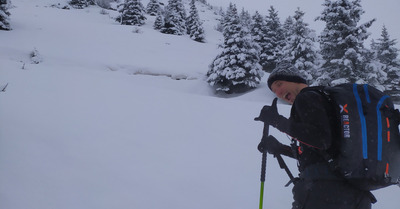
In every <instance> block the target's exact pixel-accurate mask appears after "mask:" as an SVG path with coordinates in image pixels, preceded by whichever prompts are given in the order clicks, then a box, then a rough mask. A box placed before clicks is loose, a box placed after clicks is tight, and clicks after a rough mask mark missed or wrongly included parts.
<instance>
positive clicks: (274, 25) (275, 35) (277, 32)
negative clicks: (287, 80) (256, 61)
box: [260, 6, 284, 72]
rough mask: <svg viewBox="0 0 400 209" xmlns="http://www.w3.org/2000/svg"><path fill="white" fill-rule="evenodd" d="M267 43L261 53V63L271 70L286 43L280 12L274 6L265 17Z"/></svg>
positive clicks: (267, 69)
mask: <svg viewBox="0 0 400 209" xmlns="http://www.w3.org/2000/svg"><path fill="white" fill-rule="evenodd" d="M264 33H265V43H264V44H263V48H262V51H261V55H260V64H261V65H262V67H263V70H264V71H267V72H271V71H272V70H273V69H274V68H275V66H276V64H277V62H278V61H279V58H280V56H281V55H280V52H281V49H282V47H283V45H284V33H283V29H282V25H281V22H280V20H279V17H278V12H277V11H276V10H275V8H274V7H273V6H271V7H270V8H269V10H268V15H267V16H266V18H265V32H264Z"/></svg>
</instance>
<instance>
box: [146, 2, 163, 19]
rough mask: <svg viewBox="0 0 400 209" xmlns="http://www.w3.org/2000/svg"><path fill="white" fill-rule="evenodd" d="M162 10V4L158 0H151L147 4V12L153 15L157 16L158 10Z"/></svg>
mask: <svg viewBox="0 0 400 209" xmlns="http://www.w3.org/2000/svg"><path fill="white" fill-rule="evenodd" d="M159 11H161V4H160V2H159V1H158V0H150V1H149V3H148V4H147V6H146V12H147V14H149V15H151V16H157V14H158V12H159Z"/></svg>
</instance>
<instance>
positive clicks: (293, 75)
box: [268, 62, 307, 89]
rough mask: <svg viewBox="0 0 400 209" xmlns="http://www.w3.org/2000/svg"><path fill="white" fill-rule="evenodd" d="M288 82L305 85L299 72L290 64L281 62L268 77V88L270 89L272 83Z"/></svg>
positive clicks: (305, 82) (304, 80)
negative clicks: (278, 81)
mask: <svg viewBox="0 0 400 209" xmlns="http://www.w3.org/2000/svg"><path fill="white" fill-rule="evenodd" d="M277 80H280V81H289V82H295V83H304V84H307V81H306V79H305V78H304V77H303V76H302V75H301V74H300V72H299V70H298V69H297V68H296V67H295V66H294V65H293V64H291V63H290V62H281V63H279V64H278V65H277V66H276V68H275V69H274V70H273V71H272V72H271V74H270V75H269V77H268V87H269V89H271V85H272V83H274V81H277Z"/></svg>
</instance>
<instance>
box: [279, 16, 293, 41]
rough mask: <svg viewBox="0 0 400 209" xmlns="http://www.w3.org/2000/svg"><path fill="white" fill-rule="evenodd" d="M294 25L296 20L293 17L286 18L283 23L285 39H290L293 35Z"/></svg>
mask: <svg viewBox="0 0 400 209" xmlns="http://www.w3.org/2000/svg"><path fill="white" fill-rule="evenodd" d="M293 25H294V20H293V17H292V16H289V17H287V18H286V20H285V22H284V23H283V26H282V28H283V33H284V37H285V38H286V37H289V36H290V35H291V34H293V31H292V30H293V27H294V26H293Z"/></svg>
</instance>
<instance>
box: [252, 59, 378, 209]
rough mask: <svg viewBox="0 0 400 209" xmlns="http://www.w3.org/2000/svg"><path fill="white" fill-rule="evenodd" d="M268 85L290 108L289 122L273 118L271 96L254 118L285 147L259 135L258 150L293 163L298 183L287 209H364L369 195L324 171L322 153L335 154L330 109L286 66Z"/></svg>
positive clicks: (276, 115)
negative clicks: (285, 139) (281, 136)
mask: <svg viewBox="0 0 400 209" xmlns="http://www.w3.org/2000/svg"><path fill="white" fill-rule="evenodd" d="M268 87H269V88H270V89H271V91H273V92H274V93H275V94H276V95H277V96H278V97H279V98H280V99H282V100H284V101H286V102H288V103H289V104H291V105H292V109H291V114H290V118H289V119H287V118H285V117H284V116H282V115H279V113H278V111H277V106H276V105H277V98H275V99H274V101H273V103H272V105H271V106H264V107H263V109H262V110H261V113H260V116H259V117H257V118H256V119H255V120H258V121H262V122H264V123H266V124H267V125H272V126H273V127H275V128H277V129H278V130H280V131H282V132H284V133H286V134H288V135H289V136H291V137H292V144H291V146H287V145H283V144H281V143H280V142H279V141H278V140H277V139H276V138H275V137H273V136H264V137H263V139H262V140H261V143H260V144H259V145H258V149H259V151H260V152H263V151H264V150H266V151H267V152H268V153H270V154H283V155H285V156H289V157H291V158H295V159H297V160H298V168H299V172H300V174H299V179H298V180H297V181H295V185H294V187H293V190H292V192H293V198H294V202H293V205H292V208H293V209H321V208H324V209H338V208H340V209H370V208H371V202H373V201H374V197H373V195H372V194H371V193H370V192H369V191H363V190H360V189H358V188H356V187H355V186H352V185H350V184H349V183H347V182H346V181H345V179H344V178H342V177H340V176H339V175H336V174H335V173H334V172H333V171H332V169H331V168H330V167H329V164H328V162H327V160H326V159H325V158H324V156H323V152H327V153H328V154H330V155H331V156H335V155H336V154H337V153H336V152H335V140H336V139H337V138H338V136H337V135H338V132H337V131H335V130H337V128H336V126H337V124H335V119H334V117H333V115H334V114H333V111H334V109H333V107H332V105H331V104H330V103H329V101H328V99H327V98H326V97H325V96H324V95H322V94H321V93H320V92H317V91H315V90H312V89H311V88H309V87H308V85H307V82H306V80H305V79H304V78H303V77H302V76H301V75H300V74H299V72H298V70H297V69H296V68H295V67H294V66H293V65H292V64H290V63H282V64H279V65H278V66H277V67H276V68H275V69H274V70H273V71H272V73H271V74H270V76H269V78H268Z"/></svg>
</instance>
